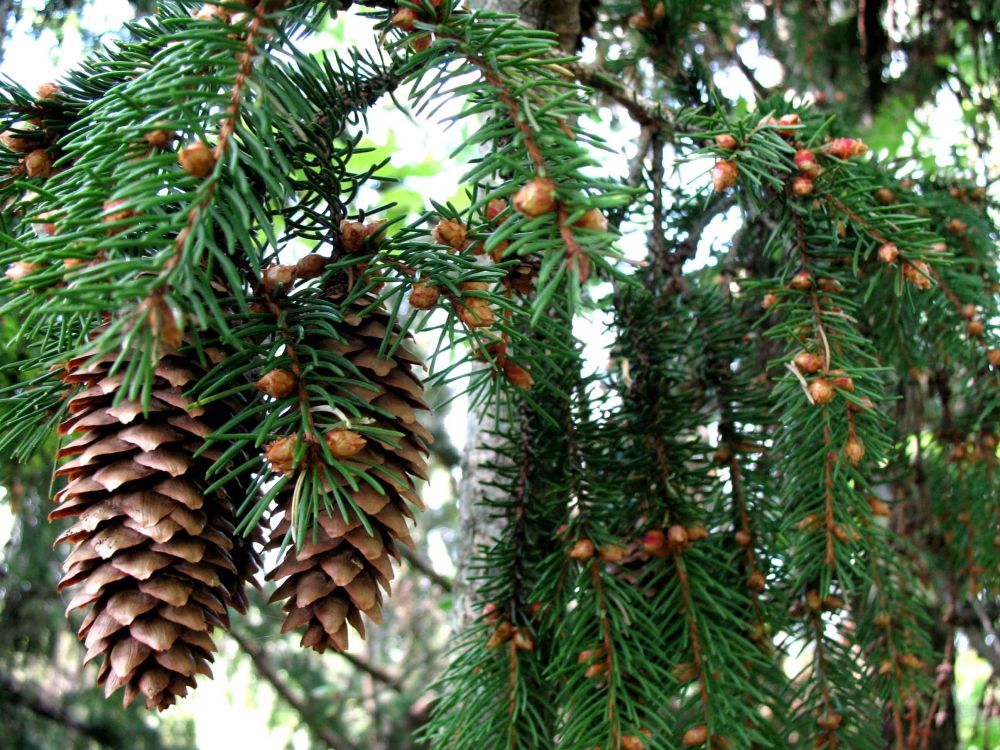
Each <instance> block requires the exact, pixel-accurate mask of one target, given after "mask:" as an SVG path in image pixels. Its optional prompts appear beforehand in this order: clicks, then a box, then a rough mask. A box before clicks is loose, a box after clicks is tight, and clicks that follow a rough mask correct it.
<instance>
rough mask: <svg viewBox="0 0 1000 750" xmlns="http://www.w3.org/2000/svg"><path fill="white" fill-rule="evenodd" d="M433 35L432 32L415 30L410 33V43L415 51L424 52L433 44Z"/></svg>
mask: <svg viewBox="0 0 1000 750" xmlns="http://www.w3.org/2000/svg"><path fill="white" fill-rule="evenodd" d="M431 40H432V36H431V35H430V34H424V33H418V32H413V33H411V34H410V37H409V39H408V42H407V43H408V44H409V45H410V49H412V50H413V51H414V52H423V51H425V50H426V49H427V48H428V47H430V46H431Z"/></svg>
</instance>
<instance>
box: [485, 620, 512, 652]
mask: <svg viewBox="0 0 1000 750" xmlns="http://www.w3.org/2000/svg"><path fill="white" fill-rule="evenodd" d="M513 632H514V627H513V626H512V625H511V624H510V621H509V620H504V621H503V622H501V623H500V624H499V625H497V627H496V630H494V631H493V634H492V635H491V636H490V638H489V640H488V641H486V648H496V647H497V646H499V645H501V644H503V643H506V642H507V641H509V640H510V637H511V635H512V634H513Z"/></svg>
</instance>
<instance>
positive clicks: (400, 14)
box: [391, 8, 420, 31]
mask: <svg viewBox="0 0 1000 750" xmlns="http://www.w3.org/2000/svg"><path fill="white" fill-rule="evenodd" d="M418 20H420V16H418V15H417V12H416V11H415V10H413V8H400V9H399V10H397V11H396V12H395V14H394V15H393V16H392V21H391V23H392V25H393V26H395V27H396V28H397V29H402V30H403V31H413V28H414V26H415V25H416V23H417V21H418Z"/></svg>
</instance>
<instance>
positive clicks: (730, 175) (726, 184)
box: [712, 159, 740, 193]
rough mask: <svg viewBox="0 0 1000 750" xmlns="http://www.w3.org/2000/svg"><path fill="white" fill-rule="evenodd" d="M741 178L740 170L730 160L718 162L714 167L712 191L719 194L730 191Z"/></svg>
mask: <svg viewBox="0 0 1000 750" xmlns="http://www.w3.org/2000/svg"><path fill="white" fill-rule="evenodd" d="M739 176H740V168H739V167H738V166H737V165H736V162H734V161H730V160H728V159H727V160H724V161H717V162H716V163H715V166H714V167H712V189H713V190H715V191H716V192H717V193H721V192H723V191H725V190H728V189H729V188H731V187H732V186H733V185H735V184H736V181H737V180H738V179H739Z"/></svg>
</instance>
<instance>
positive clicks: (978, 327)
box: [965, 320, 986, 339]
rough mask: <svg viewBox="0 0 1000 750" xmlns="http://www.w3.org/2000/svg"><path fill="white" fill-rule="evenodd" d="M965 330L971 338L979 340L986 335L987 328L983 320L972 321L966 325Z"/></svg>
mask: <svg viewBox="0 0 1000 750" xmlns="http://www.w3.org/2000/svg"><path fill="white" fill-rule="evenodd" d="M965 330H966V331H968V333H969V335H970V336H972V337H974V338H977V339H978V338H979V337H980V336H982V335H983V334H985V333H986V326H985V325H983V321H981V320H970V321H969V322H968V323H967V324H966V326H965Z"/></svg>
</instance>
